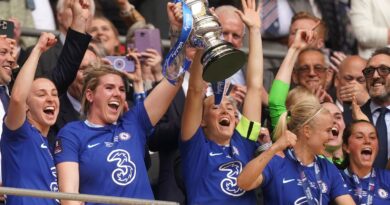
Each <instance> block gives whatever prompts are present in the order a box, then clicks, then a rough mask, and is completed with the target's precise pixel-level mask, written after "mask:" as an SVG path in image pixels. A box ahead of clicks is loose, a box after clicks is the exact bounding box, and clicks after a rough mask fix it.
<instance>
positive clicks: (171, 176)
mask: <svg viewBox="0 0 390 205" xmlns="http://www.w3.org/2000/svg"><path fill="white" fill-rule="evenodd" d="M184 101H185V95H184V92H183V90H182V89H180V90H179V92H178V93H177V94H176V96H175V98H174V99H173V101H172V104H171V105H170V106H169V108H168V110H167V112H166V113H165V114H164V116H163V117H162V119H161V120H160V121H159V122H158V124H157V125H156V126H155V130H154V132H153V134H152V135H151V136H150V138H149V139H150V140H149V143H148V144H149V148H150V150H152V151H158V152H159V157H160V170H159V178H158V182H157V185H156V188H155V192H156V193H155V197H156V199H158V200H166V201H175V202H179V203H180V204H185V191H184V190H183V186H181V185H183V184H184V183H183V182H182V180H181V179H182V178H181V177H180V176H181V172H180V169H176V168H178V167H180V166H181V165H180V163H179V164H177V162H178V161H180V154H179V149H178V148H179V145H178V143H179V139H180V130H181V129H180V128H181V115H182V113H183V108H184ZM175 175H180V176H179V177H177V176H175ZM176 178H178V179H179V181H177V180H176ZM179 184H180V185H179ZM179 187H180V188H179Z"/></svg>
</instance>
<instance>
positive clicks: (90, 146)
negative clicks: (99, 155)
mask: <svg viewBox="0 0 390 205" xmlns="http://www.w3.org/2000/svg"><path fill="white" fill-rule="evenodd" d="M99 144H100V142H99V143H96V144H89V145H87V147H88V148H89V149H91V148H93V147H96V146H98V145H99Z"/></svg>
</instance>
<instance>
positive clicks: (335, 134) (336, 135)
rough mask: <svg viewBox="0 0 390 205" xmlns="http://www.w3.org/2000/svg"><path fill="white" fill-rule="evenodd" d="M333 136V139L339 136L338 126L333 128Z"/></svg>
mask: <svg viewBox="0 0 390 205" xmlns="http://www.w3.org/2000/svg"><path fill="white" fill-rule="evenodd" d="M332 136H333V138H332V139H337V137H338V136H339V129H338V128H337V127H333V128H332Z"/></svg>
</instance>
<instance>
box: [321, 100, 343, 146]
mask: <svg viewBox="0 0 390 205" xmlns="http://www.w3.org/2000/svg"><path fill="white" fill-rule="evenodd" d="M323 107H324V108H325V109H327V110H329V112H330V114H331V115H332V118H333V126H332V137H331V138H330V140H329V142H328V144H327V146H326V150H327V151H328V152H333V151H335V150H336V149H339V148H340V147H341V145H342V143H343V132H344V129H345V123H344V118H343V114H342V112H341V111H340V109H339V108H338V107H337V106H336V105H335V104H334V103H328V102H326V103H324V104H323Z"/></svg>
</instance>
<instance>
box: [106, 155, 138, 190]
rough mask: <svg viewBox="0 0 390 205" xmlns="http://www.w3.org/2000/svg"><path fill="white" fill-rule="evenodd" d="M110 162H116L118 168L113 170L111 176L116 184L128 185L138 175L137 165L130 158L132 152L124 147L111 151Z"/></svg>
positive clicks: (108, 158) (108, 159)
mask: <svg viewBox="0 0 390 205" xmlns="http://www.w3.org/2000/svg"><path fill="white" fill-rule="evenodd" d="M107 161H108V162H114V161H117V162H116V166H117V168H116V169H114V171H112V174H111V177H112V180H113V181H114V182H115V184H118V185H120V186H126V185H128V184H130V183H131V182H132V181H133V180H134V178H135V175H136V166H135V164H134V163H133V162H132V161H131V160H130V154H129V153H128V152H127V151H126V150H123V149H116V150H113V151H111V152H110V154H109V155H108V157H107Z"/></svg>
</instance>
